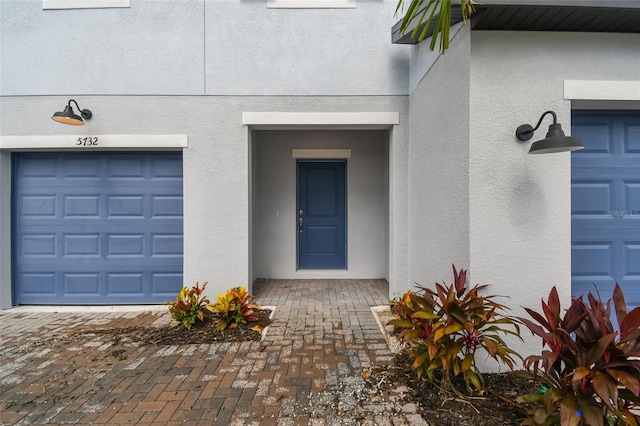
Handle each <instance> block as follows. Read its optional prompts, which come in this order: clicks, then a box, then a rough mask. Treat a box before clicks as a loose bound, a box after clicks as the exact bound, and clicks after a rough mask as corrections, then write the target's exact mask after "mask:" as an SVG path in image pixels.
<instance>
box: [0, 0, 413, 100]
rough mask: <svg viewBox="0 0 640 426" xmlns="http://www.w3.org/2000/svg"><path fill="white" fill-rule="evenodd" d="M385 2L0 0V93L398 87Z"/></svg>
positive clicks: (402, 51)
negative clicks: (120, 4)
mask: <svg viewBox="0 0 640 426" xmlns="http://www.w3.org/2000/svg"><path fill="white" fill-rule="evenodd" d="M395 4H396V1H395V0H382V1H372V0H358V2H357V7H356V8H355V9H267V5H266V0H265V1H238V0H235V1H228V0H220V1H218V0H206V1H203V0H180V1H177V0H176V1H172V0H162V1H150V0H131V7H130V8H117V9H75V10H43V9H42V0H21V1H17V0H2V1H0V43H1V44H0V48H1V49H0V50H1V57H0V59H1V63H2V73H1V77H0V95H3V96H16V95H17V96H20V95H63V94H84V95H102V94H104V95H406V94H407V92H408V69H409V47H407V46H397V45H392V44H391V40H390V32H389V31H390V30H389V29H390V27H391V26H392V25H393V23H394V21H395V19H394V18H393V12H394V10H395Z"/></svg>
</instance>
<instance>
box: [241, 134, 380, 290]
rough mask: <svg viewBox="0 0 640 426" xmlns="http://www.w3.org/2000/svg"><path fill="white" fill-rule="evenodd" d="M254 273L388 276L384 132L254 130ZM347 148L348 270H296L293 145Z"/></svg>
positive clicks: (294, 164)
mask: <svg viewBox="0 0 640 426" xmlns="http://www.w3.org/2000/svg"><path fill="white" fill-rule="evenodd" d="M252 140H253V141H255V145H254V146H255V151H254V155H255V157H254V158H255V161H256V162H257V173H256V175H255V177H254V187H255V188H256V192H257V195H256V197H255V199H254V210H253V214H254V216H255V221H254V227H255V228H254V237H253V244H254V249H253V253H254V263H253V265H254V271H253V272H254V275H255V276H256V277H261V278H284V279H291V278H313V277H323V276H329V277H332V278H338V277H342V278H387V277H388V271H387V257H386V255H387V251H386V247H387V241H388V229H389V224H388V208H389V207H388V201H387V200H388V195H387V193H386V192H387V188H388V185H387V183H388V176H389V175H388V171H387V166H388V155H387V150H388V146H389V143H388V141H389V137H388V132H387V131H380V130H378V131H376V130H370V131H358V130H349V131H294V130H290V131H257V132H255V133H254V135H253V137H252ZM293 148H297V149H309V148H324V149H351V158H349V159H348V160H347V222H348V223H347V232H348V235H347V240H348V245H347V248H348V252H347V270H346V271H343V272H336V271H331V272H329V273H328V274H327V272H328V271H327V272H325V271H313V272H310V271H304V270H301V271H296V235H297V232H296V220H297V215H296V159H295V158H292V157H291V150H292V149H293Z"/></svg>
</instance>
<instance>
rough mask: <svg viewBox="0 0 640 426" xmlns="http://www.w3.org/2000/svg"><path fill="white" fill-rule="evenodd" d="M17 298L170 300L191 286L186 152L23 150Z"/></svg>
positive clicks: (17, 164)
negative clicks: (185, 275) (186, 273)
mask: <svg viewBox="0 0 640 426" xmlns="http://www.w3.org/2000/svg"><path fill="white" fill-rule="evenodd" d="M14 191H15V192H14V216H13V217H14V218H15V220H14V240H13V241H14V257H13V259H14V262H13V264H14V274H13V275H14V290H15V293H14V294H15V302H16V303H17V304H139V303H163V302H166V301H169V300H171V299H173V298H175V295H176V293H177V292H178V291H179V290H180V288H181V287H182V245H183V244H182V153H173V152H171V153H90V154H85V153H18V154H15V157H14Z"/></svg>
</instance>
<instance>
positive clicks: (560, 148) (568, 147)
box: [516, 111, 584, 154]
mask: <svg viewBox="0 0 640 426" xmlns="http://www.w3.org/2000/svg"><path fill="white" fill-rule="evenodd" d="M547 114H551V115H552V116H553V124H551V125H550V126H549V131H548V132H547V136H546V137H545V138H544V139H542V140H539V141H537V142H534V143H533V144H531V149H529V154H550V153H553V152H568V151H576V150H578V149H582V148H584V146H583V145H582V141H580V139H579V138H575V137H572V136H565V135H564V132H563V131H562V126H561V125H560V123H558V117H556V113H555V112H553V111H547V112H545V113H544V114H542V116H541V117H540V120H538V124H536V127H531V125H530V124H523V125H521V126H518V128H517V129H516V137H517V138H518V139H519V140H521V141H528V140H529V139H531V138H532V137H533V133H534V132H535V131H536V130H538V127H540V123H542V119H543V118H544V116H545V115H547Z"/></svg>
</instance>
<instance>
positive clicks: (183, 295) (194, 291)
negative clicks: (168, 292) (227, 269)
mask: <svg viewBox="0 0 640 426" xmlns="http://www.w3.org/2000/svg"><path fill="white" fill-rule="evenodd" d="M206 286H207V282H206V281H205V282H204V283H202V287H200V285H199V284H198V283H196V285H195V286H193V287H191V288H190V289H189V288H187V287H182V289H181V290H180V292H179V293H178V296H177V297H176V300H174V301H173V302H171V303H169V312H170V313H171V317H172V318H173V319H174V320H176V321H178V322H179V323H180V324H182V326H183V327H184V328H186V329H187V330H191V327H192V326H193V324H195V323H196V320H200V321H204V308H205V306H206V305H207V303H209V299H207V297H206V296H204V295H203V294H202V293H203V292H204V289H205V287H206Z"/></svg>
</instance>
